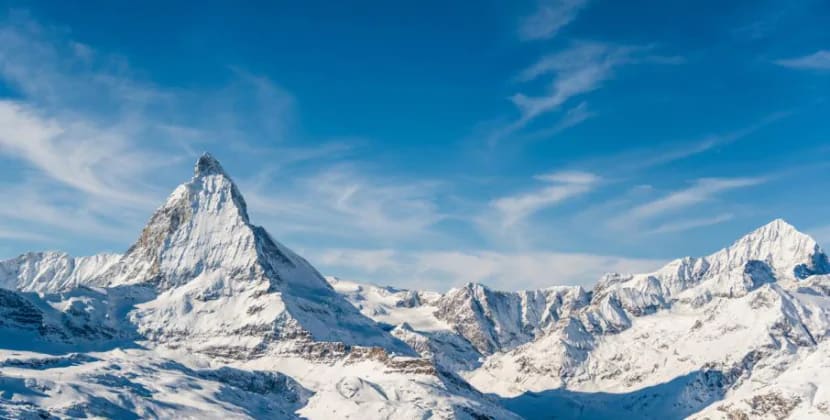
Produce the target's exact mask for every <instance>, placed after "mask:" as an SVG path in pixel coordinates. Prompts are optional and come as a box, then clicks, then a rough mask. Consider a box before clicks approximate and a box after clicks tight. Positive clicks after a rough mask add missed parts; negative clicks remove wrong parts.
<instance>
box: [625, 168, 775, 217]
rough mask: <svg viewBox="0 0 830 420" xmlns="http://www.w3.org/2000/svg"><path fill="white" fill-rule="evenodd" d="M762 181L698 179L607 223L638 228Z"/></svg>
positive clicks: (760, 179)
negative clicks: (690, 184)
mask: <svg viewBox="0 0 830 420" xmlns="http://www.w3.org/2000/svg"><path fill="white" fill-rule="evenodd" d="M765 181H766V180H765V179H764V178H701V179H698V180H697V181H695V183H694V184H693V185H692V186H691V187H688V188H685V189H682V190H678V191H674V192H672V193H670V194H668V195H666V196H664V197H661V198H659V199H656V200H653V201H650V202H647V203H645V204H642V205H639V206H636V207H634V208H632V209H631V210H629V211H628V212H626V213H624V214H623V215H621V216H620V217H617V218H614V219H612V220H611V225H612V227H616V228H632V227H638V226H641V225H642V223H643V222H646V221H650V220H652V219H655V218H657V217H660V216H664V215H666V214H671V213H674V212H678V211H680V210H683V209H686V208H688V207H692V206H694V205H697V204H700V203H703V202H706V201H708V200H710V199H711V198H713V197H714V196H716V195H717V194H720V193H723V192H726V191H730V190H734V189H738V188H745V187H752V186H756V185H759V184H762V183H764V182H765Z"/></svg>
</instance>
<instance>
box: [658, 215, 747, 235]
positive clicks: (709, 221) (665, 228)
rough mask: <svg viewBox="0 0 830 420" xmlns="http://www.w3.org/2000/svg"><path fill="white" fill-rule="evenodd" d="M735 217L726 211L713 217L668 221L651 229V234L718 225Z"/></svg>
mask: <svg viewBox="0 0 830 420" xmlns="http://www.w3.org/2000/svg"><path fill="white" fill-rule="evenodd" d="M734 218H735V215H734V214H732V213H724V214H719V215H717V216H713V217H704V218H690V219H682V220H676V221H672V222H668V223H664V224H661V225H660V226H658V227H657V228H656V229H653V230H651V231H649V232H648V233H649V234H654V235H657V234H664V233H677V232H683V231H687V230H691V229H697V228H701V227H706V226H712V225H717V224H720V223H724V222H728V221H730V220H732V219H734Z"/></svg>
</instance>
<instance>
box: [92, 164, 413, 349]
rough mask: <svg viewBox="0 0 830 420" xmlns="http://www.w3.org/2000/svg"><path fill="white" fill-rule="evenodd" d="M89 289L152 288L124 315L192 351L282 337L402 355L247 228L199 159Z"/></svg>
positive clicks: (222, 179)
mask: <svg viewBox="0 0 830 420" xmlns="http://www.w3.org/2000/svg"><path fill="white" fill-rule="evenodd" d="M91 283H93V284H95V285H99V286H119V285H145V286H147V287H151V288H154V289H155V290H156V291H157V293H158V297H157V298H156V299H154V300H151V301H149V302H146V303H143V304H141V305H139V306H138V308H137V310H135V311H133V313H132V319H133V321H134V322H135V323H136V324H137V325H138V326H139V331H140V332H141V333H143V334H144V335H145V336H146V337H148V338H150V339H153V340H155V341H160V342H164V343H169V344H171V345H174V346H186V347H188V348H192V349H194V350H197V351H202V352H208V353H212V354H222V355H239V354H250V353H255V352H262V351H266V350H268V349H270V348H272V347H280V348H284V347H286V345H285V344H286V341H287V340H288V341H292V340H293V341H295V342H296V341H303V342H310V341H329V342H339V343H344V344H347V345H359V346H379V347H384V348H386V349H390V350H392V351H397V352H402V353H405V352H407V351H408V348H406V347H405V346H404V345H403V344H402V343H401V342H400V341H398V340H396V339H394V338H392V337H391V336H390V335H389V334H388V333H386V332H385V331H383V330H382V329H381V328H380V327H379V326H378V325H377V324H375V323H374V322H372V321H371V320H369V319H368V318H365V317H364V316H363V315H361V314H360V313H359V312H358V311H357V309H355V308H354V307H353V306H352V305H351V304H349V303H348V302H347V301H346V300H345V299H344V298H342V297H341V296H340V295H338V294H337V293H336V292H335V291H334V290H333V289H332V288H331V286H330V285H329V284H328V283H327V282H326V281H325V279H324V278H323V277H322V276H321V275H320V274H319V273H318V272H317V270H315V269H314V267H312V266H311V265H310V264H309V263H308V262H307V261H306V260H305V259H303V258H301V257H300V256H298V255H297V254H295V253H294V252H292V251H291V250H289V249H288V248H286V247H285V246H283V245H282V244H280V243H279V242H277V241H275V240H274V239H273V238H271V236H270V235H269V234H268V233H267V232H266V231H265V229H263V228H261V227H259V226H254V225H252V224H250V222H249V218H248V213H247V207H246V204H245V200H244V198H243V197H242V194H240V192H239V190H238V188H237V187H236V185H235V184H234V183H233V181H232V180H231V178H230V177H229V176H228V175H227V174H226V173H225V171H224V170H223V169H222V166H221V165H220V164H219V162H218V161H217V160H216V159H214V158H213V157H212V156H210V155H209V154H204V155H202V156H201V157H200V158H199V160H198V161H197V162H196V165H195V171H194V176H193V178H192V179H191V180H190V181H189V182H187V183H185V184H182V185H180V186H179V187H178V188H176V190H175V191H173V193H172V194H171V195H170V197H169V198H168V199H167V202H166V203H165V204H164V205H163V206H161V207H160V208H159V209H158V210H157V211H156V212H155V214H153V216H152V217H151V218H150V221H149V223H148V224H147V226H146V227H145V228H144V230H143V231H142V233H141V236H140V237H139V239H138V240H137V241H136V242H135V244H133V246H132V247H130V249H129V250H128V251H127V252H126V253H125V254H124V256H123V257H122V258H121V259H120V261H118V262H117V263H116V264H114V265H113V266H112V267H110V269H109V270H107V271H106V272H105V273H104V274H103V275H100V276H99V277H97V278H96V279H95V280H94V281H92V282H91Z"/></svg>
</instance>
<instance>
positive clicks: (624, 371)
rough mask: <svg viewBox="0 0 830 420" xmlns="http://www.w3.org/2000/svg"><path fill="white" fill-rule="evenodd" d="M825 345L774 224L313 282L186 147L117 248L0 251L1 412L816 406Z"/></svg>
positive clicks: (805, 266) (653, 412) (803, 277)
mask: <svg viewBox="0 0 830 420" xmlns="http://www.w3.org/2000/svg"><path fill="white" fill-rule="evenodd" d="M828 335H830V262H828V257H827V255H826V254H825V253H824V252H823V251H822V250H821V248H820V247H819V246H818V244H817V243H816V242H815V241H814V240H813V239H812V238H810V237H809V236H807V235H804V234H803V233H800V232H798V231H797V230H796V229H795V228H794V227H792V226H791V225H789V224H787V223H786V222H784V221H783V220H775V221H773V222H771V223H769V224H767V225H765V226H763V227H761V228H759V229H757V230H756V231H754V232H751V233H750V234H748V235H746V236H745V237H743V238H741V239H739V240H738V241H736V242H735V243H734V244H732V245H731V246H729V247H728V248H725V249H723V250H720V251H718V252H715V253H713V254H711V255H709V256H706V257H701V258H689V257H687V258H682V259H678V260H675V261H672V262H670V263H669V264H667V265H666V266H665V267H663V268H661V269H659V270H657V271H655V272H652V273H645V274H633V275H632V274H615V273H612V274H607V275H605V276H603V277H602V278H601V279H599V281H598V283H597V284H596V285H595V286H594V287H593V288H592V289H590V290H586V289H584V288H582V287H576V286H574V287H568V286H556V287H550V288H546V289H541V290H528V291H518V292H512V291H496V290H492V289H489V288H488V287H486V286H484V285H481V284H475V283H471V284H467V285H465V286H463V287H460V288H456V289H452V290H450V291H448V292H446V293H436V292H429V291H415V290H403V289H397V288H393V287H384V286H375V285H370V284H363V283H359V282H353V281H347V280H342V279H338V278H335V277H329V278H324V277H322V276H321V275H320V274H319V273H318V271H317V270H316V269H315V268H314V267H312V266H311V265H310V264H309V263H308V262H307V261H306V260H304V259H303V258H302V257H300V256H298V255H297V254H295V253H294V252H292V251H291V250H290V249H288V248H287V247H285V246H284V245H282V244H280V243H279V242H277V241H276V240H274V239H273V238H272V237H271V236H270V235H269V234H268V233H267V232H266V231H265V230H264V229H263V228H261V227H258V226H255V225H253V224H252V223H251V221H250V219H249V216H248V213H247V207H246V204H245V200H244V199H243V197H242V194H241V193H240V191H239V189H238V188H237V187H236V185H235V184H234V183H233V181H232V180H231V178H230V177H229V176H228V175H227V174H226V173H225V171H224V170H223V169H222V167H221V165H220V164H219V163H218V162H217V161H216V160H215V159H213V158H212V157H211V156H209V155H204V156H202V157H201V158H200V159H199V160H198V162H197V163H196V167H195V171H194V176H193V178H192V179H191V180H190V181H188V182H187V183H185V184H183V185H181V186H179V187H178V188H176V190H175V191H174V192H173V193H172V194H171V195H170V197H169V198H168V200H167V201H166V203H165V204H164V205H162V206H161V207H160V208H159V209H158V210H157V211H156V212H155V213H154V214H153V216H152V217H151V218H150V221H149V223H148V224H147V226H146V227H145V228H144V229H143V231H142V232H141V234H140V236H139V238H138V240H137V241H136V242H135V244H133V245H132V246H131V247H130V248H129V249H128V250H127V251H126V252H125V253H124V254H123V255H97V256H92V257H80V258H74V257H70V256H68V255H66V254H62V253H56V252H42V253H27V254H24V255H21V256H19V257H17V258H14V259H10V260H6V261H0V391H2V392H0V418H77V417H86V418H90V417H93V418H287V419H290V418H311V419H316V418H326V419H328V418H359V419H364V418H385V419H409V418H418V419H422V418H424V419H425V418H462V419H513V418H528V419H536V418H566V419H567V418H575V419H576V418H620V417H628V418H684V417H696V418H701V419H703V418H709V419H715V418H728V419H744V418H747V419H748V418H788V417H789V418H822V417H830V387H828V386H830V379H827V378H828V377H830V376H828V373H830V362H828V360H829V359H828V355H830V344H829V342H828V340H827V339H826V338H827V337H828Z"/></svg>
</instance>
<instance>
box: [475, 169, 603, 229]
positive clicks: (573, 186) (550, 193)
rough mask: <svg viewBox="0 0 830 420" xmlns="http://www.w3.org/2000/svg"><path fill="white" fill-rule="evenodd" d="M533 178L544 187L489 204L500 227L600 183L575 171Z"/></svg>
mask: <svg viewBox="0 0 830 420" xmlns="http://www.w3.org/2000/svg"><path fill="white" fill-rule="evenodd" d="M535 178H536V179H537V180H538V181H542V182H544V183H546V184H548V185H547V186H545V187H543V188H539V189H536V190H534V191H530V192H526V193H523V194H519V195H514V196H508V197H502V198H499V199H497V200H494V201H493V202H491V206H492V207H493V208H494V209H495V210H496V211H497V212H498V213H499V214H500V216H501V225H502V227H505V228H506V227H511V226H513V225H515V224H517V223H519V222H521V221H523V220H524V219H526V218H527V217H529V216H531V215H533V214H534V213H536V212H538V211H540V210H542V209H545V208H548V207H551V206H554V205H556V204H558V203H561V202H563V201H565V200H567V199H569V198H573V197H576V196H579V195H582V194H585V193H588V192H589V191H591V190H592V189H594V188H595V187H596V186H597V185H598V184H599V182H600V178H599V177H598V176H597V175H594V174H592V173H588V172H577V171H569V172H554V173H550V174H545V175H538V176H536V177H535Z"/></svg>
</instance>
